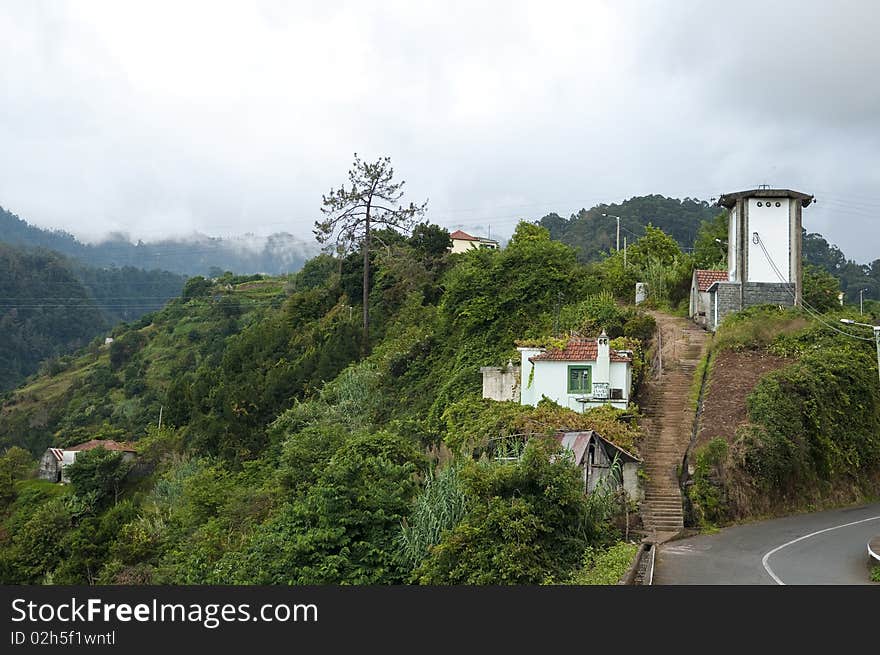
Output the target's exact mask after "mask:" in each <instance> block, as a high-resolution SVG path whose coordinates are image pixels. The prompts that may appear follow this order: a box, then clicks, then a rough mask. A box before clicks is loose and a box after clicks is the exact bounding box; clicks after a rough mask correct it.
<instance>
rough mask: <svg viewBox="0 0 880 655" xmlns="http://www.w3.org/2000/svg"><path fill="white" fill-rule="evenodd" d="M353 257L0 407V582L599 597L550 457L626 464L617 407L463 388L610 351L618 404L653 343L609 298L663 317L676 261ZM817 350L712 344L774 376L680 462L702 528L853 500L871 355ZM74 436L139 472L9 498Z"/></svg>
mask: <svg viewBox="0 0 880 655" xmlns="http://www.w3.org/2000/svg"><path fill="white" fill-rule="evenodd" d="M676 202H677V201H676ZM697 205H699V203H696V204H695V207H697ZM695 211H700V212H703V211H706V212H707V213H708V214H709V216H708V218H712V217H714V216H715V213H714V212H710V211H709V208H707V207H703V208H699V207H697V208H696V209H695ZM716 222H717V221H716ZM610 223H611V225H612V226H613V221H610ZM715 228H717V226H715V227H714V228H713V227H712V226H709V227H707V228H706V231H707V234H709V235H711V234H713V233H714V232H712V229H715ZM701 234H702V232H701ZM704 236H705V235H704ZM706 238H708V237H706ZM706 238H704V240H705V239H706ZM371 241H372V244H373V246H372V247H371V248H365V247H363V245H362V243H355V244H353V245H354V248H353V249H352V250H351V251H350V252H346V253H338V254H337V256H331V255H329V254H323V255H320V256H318V257H316V258H315V259H313V260H311V261H310V262H308V263H307V264H306V265H305V266H304V267H303V269H302V270H301V271H300V272H299V273H297V274H295V275H292V276H286V277H283V278H270V277H263V276H237V275H234V274H233V273H231V272H229V271H225V272H224V271H222V270H219V271H212V274H211V277H210V278H207V277H198V276H197V277H194V278H191V279H189V280H188V281H187V283H186V285H185V286H184V287H183V289H182V293H181V295H180V296H179V297H178V298H175V299H174V300H172V301H171V302H169V303H168V304H167V305H165V306H164V307H163V308H162V309H160V310H158V311H155V312H153V313H151V314H147V315H145V316H143V317H140V318H138V319H133V320H132V321H131V322H129V323H123V324H119V325H117V326H116V327H115V328H114V329H113V331H112V336H113V337H114V342H113V343H112V344H111V345H109V346H107V345H104V343H103V339H100V338H99V339H94V340H92V341H91V342H90V343H89V344H88V346H86V347H84V348H82V349H80V350H79V351H77V352H76V353H75V354H73V355H68V356H65V357H61V358H58V359H57V360H55V361H53V362H52V363H51V365H46V366H45V368H44V371H43V372H42V373H41V374H40V375H38V376H35V377H33V378H32V379H30V380H29V381H28V382H27V383H26V384H25V385H24V386H22V387H20V388H18V389H16V390H15V391H10V392H7V393H6V394H5V395H4V396H3V399H2V400H3V405H2V407H0V446H2V447H3V448H4V449H6V450H5V454H4V455H3V457H2V458H0V502H2V505H0V581H2V582H7V583H27V584H37V583H46V582H54V583H64V584H202V583H225V584H328V583H333V584H406V583H427V584H461V583H467V584H484V583H485V584H508V583H517V584H523V583H526V584H535V583H544V582H554V581H572V582H573V583H576V584H586V583H588V582H591V581H598V582H603V581H604V582H608V581H611V580H612V579H614V580H615V581H616V578H617V577H619V574H618V572H619V570H620V567H621V566H622V565H623V562H624V560H629V559H631V556H627V551H628V550H629V548H630V547H629V546H626V545H623V544H620V543H619V542H620V540H621V538H626V536H627V535H626V534H625V533H624V530H623V529H621V526H620V525H619V524H620V523H623V524H624V525H625V523H624V518H623V517H621V516H620V512H621V511H622V509H623V507H622V503H621V499H620V497H619V495H618V494H616V493H614V491H613V490H612V489H610V488H609V489H606V488H600V489H598V490H596V491H594V492H593V493H591V494H590V495H589V496H584V494H583V478H582V472H581V471H580V470H579V469H577V468H575V467H574V466H573V464H572V462H571V461H570V459H569V457H568V456H567V455H566V454H565V453H563V452H561V450H560V449H559V447H558V445H557V444H556V441H555V440H553V439H548V438H547V435H551V434H553V433H554V432H555V431H556V430H558V429H566V428H567V429H575V430H583V429H595V430H597V431H598V432H600V433H601V434H602V435H603V436H605V437H606V438H609V439H611V440H613V441H614V442H615V443H617V444H618V445H619V446H621V447H622V448H625V449H627V450H630V451H633V452H637V450H638V444H639V440H640V437H641V432H640V429H639V426H638V422H637V421H638V418H639V417H638V411H637V408H635V407H632V408H630V410H628V411H621V410H616V409H612V408H610V407H604V408H600V409H596V410H592V411H590V412H587V413H585V414H577V413H574V412H571V411H569V410H567V409H563V408H561V407H558V406H556V405H554V404H553V403H550V402H549V401H544V402H542V403H540V404H539V406H538V407H536V408H532V407H523V406H520V405H518V404H516V403H496V402H493V401H488V400H484V399H482V398H481V393H480V388H481V380H480V374H479V369H480V367H481V366H497V365H500V364H503V363H504V362H506V361H507V360H508V359H515V358H517V357H518V353H517V351H516V343H517V341H518V340H525V341H527V342H528V341H530V342H534V343H539V342H540V343H543V344H545V345H548V346H550V347H552V346H554V345H555V346H560V345H562V344H564V343H565V339H566V338H567V337H568V335H569V334H571V333H578V334H580V335H582V336H589V337H595V336H596V335H597V334H598V332H599V331H600V330H602V329H605V330H606V331H607V332H608V335H609V336H610V337H611V338H612V344H613V347H615V348H623V349H628V350H632V351H633V353H634V363H635V367H634V372H635V376H634V377H635V382H636V384H638V383H639V382H640V380H641V379H642V378H643V376H644V371H645V368H646V365H647V357H648V355H647V353H646V347H645V342H646V341H647V340H648V339H649V338H650V337H651V335H652V333H653V332H654V329H655V324H654V321H653V319H651V318H650V317H649V316H647V315H645V314H644V313H642V312H641V311H639V310H637V309H635V308H633V307H631V306H629V304H628V303H626V302H622V300H625V299H628V298H629V297H630V296H631V295H632V286H633V284H634V282H635V281H636V279H642V280H648V282H649V284H650V285H651V288H652V296H651V303H652V304H653V305H654V306H657V307H666V308H670V309H674V308H680V307H681V306H682V302H683V301H684V300H685V298H686V294H687V289H688V286H689V283H690V275H691V273H690V271H691V267H692V265H693V257H692V256H691V255H688V254H685V253H684V252H683V251H682V249H681V247H680V246H679V245H678V243H676V241H675V240H673V239H672V238H670V237H669V236H668V235H666V234H664V233H663V232H662V231H661V230H660V229H659V228H655V227H652V226H649V225H647V221H646V227H645V228H644V236H643V237H642V238H641V239H639V240H637V241H635V242H633V243H631V244H629V246H630V247H629V248H628V252H627V261H626V265H624V262H623V253H614V254H609V255H608V256H606V257H604V258H603V259H601V261H593V262H591V263H589V264H584V263H582V260H579V258H578V253H577V252H576V251H575V249H573V248H572V247H570V246H569V245H566V244H564V243H561V242H559V241H555V240H553V239H551V231H549V230H548V228H547V227H546V226H541V225H535V224H529V223H521V224H520V225H519V226H518V227H517V229H516V232H515V233H514V235H513V237H512V239H511V240H510V243H509V244H508V246H507V247H506V248H505V249H503V250H501V251H492V250H475V251H472V252H467V253H462V254H455V255H453V254H450V253H448V252H447V244H448V243H449V235H448V233H447V232H446V231H445V230H443V229H442V228H439V227H437V226H431V225H426V224H423V225H419V226H416V227H415V229H414V230H413V231H412V234H410V235H408V236H407V235H404V234H401V233H399V232H397V231H395V230H391V229H379V230H373V231H372V232H371ZM366 273H368V274H366ZM818 282H819V283H817V284H816V288H817V289H820V290H821V289H822V288H823V285H824V283H823V282H822V281H821V280H819V281H818ZM826 282H827V280H826ZM826 295H827V294H826ZM820 297H821V295H820ZM365 304H366V307H365V306H364V305H365ZM365 309H366V312H365V311H364V310H365ZM365 313H366V314H368V316H369V331H370V337H369V344H370V349H369V353H368V354H366V355H365V354H364V353H363V352H362V350H361V347H360V344H361V343H362V341H363V338H364V336H365V335H364V329H363V328H364V323H363V320H362V316H363V315H364V314H365ZM829 320H834V319H829ZM838 337H839V335H835V334H834V333H827V334H826V333H824V332H822V331H821V328H817V327H816V325H815V324H813V323H808V322H806V320H805V319H804V318H803V317H800V316H798V315H796V314H795V313H793V312H785V311H779V310H777V309H772V308H763V309H755V310H750V311H749V312H745V313H743V314H742V315H740V316H739V317H735V318H732V319H731V320H730V321H728V323H726V324H725V326H724V328H723V330H722V332H721V333H719V343H721V344H722V346H723V347H730V348H755V347H760V348H766V349H769V350H770V351H771V352H774V353H777V354H781V355H785V356H790V357H792V358H793V360H795V361H794V362H793V364H792V366H791V367H788V368H785V369H783V370H782V371H778V372H777V373H776V374H773V375H771V376H768V378H767V379H765V380H764V381H762V382H761V383H760V384H759V385H758V387H757V388H756V389H755V392H754V393H753V396H752V398H751V399H750V402H749V412H750V424H749V425H748V426H746V428H744V429H743V430H742V431H741V432H740V439H739V440H738V441H737V442H736V443H733V444H730V445H729V446H728V447H727V448H722V447H721V445H720V444H714V445H711V447H709V448H707V449H706V450H705V452H703V453H702V454H701V455H700V456H699V457H698V460H699V461H698V462H697V468H698V471H699V475H698V477H699V481H698V484H697V485H696V487H697V488H696V493H695V499H696V504H697V505H698V506H699V508H700V511H701V512H702V513H703V514H702V516H703V517H704V520H706V521H719V522H720V521H722V520H724V519H725V518H727V517H731V516H737V515H739V514H741V513H743V512H745V511H747V510H748V508H749V507H750V506H749V503H754V502H755V499H756V498H762V497H772V498H779V499H783V500H789V499H791V500H792V501H794V499H798V498H800V497H801V495H809V493H810V492H811V490H813V489H814V488H815V487H816V485H819V484H821V483H823V481H826V480H829V479H831V480H839V479H846V480H847V482H848V483H851V484H855V485H858V484H861V483H862V482H863V481H864V480H865V479H866V478H865V475H867V472H869V471H871V470H873V469H872V467H875V466H876V463H877V461H878V456H880V454H878V447H880V446H878V444H877V440H876V439H877V437H876V435H877V434H880V429H878V428H880V424H878V423H880V419H878V407H880V394H878V390H877V387H876V379H875V377H872V376H874V375H875V373H874V371H873V368H872V366H870V365H869V360H870V357H871V355H872V351H871V350H870V348H869V346H868V345H867V342H855V341H854V342H853V343H841V342H839V341H838V340H837V339H838ZM817 345H818V348H817ZM869 378H870V381H869ZM160 416H161V417H162V422H161V427H160V426H159V417H160ZM853 417H855V418H853ZM93 438H107V439H116V440H124V441H132V442H134V443H135V445H136V448H137V449H138V459H137V463H136V465H134V466H133V467H130V466H129V465H128V464H127V463H125V462H123V461H122V460H121V458H120V457H119V456H118V455H117V454H115V453H106V452H102V451H100V450H99V451H92V452H91V453H84V454H83V455H82V456H81V458H78V460H77V464H75V465H74V467H73V468H72V469H71V481H72V483H71V484H70V485H55V484H51V483H46V482H42V481H37V480H33V479H31V478H29V477H28V475H27V472H28V471H33V457H35V456H38V455H40V454H41V453H42V452H43V450H44V449H45V448H46V447H47V446H49V445H70V444H75V443H79V442H82V441H85V440H87V439H93ZM725 445H726V444H725ZM13 446H17V447H18V448H13ZM22 449H25V450H26V451H27V452H24V451H23V450H22ZM627 510H628V508H627ZM626 564H627V565H628V564H629V561H627V562H626ZM624 568H625V567H624Z"/></svg>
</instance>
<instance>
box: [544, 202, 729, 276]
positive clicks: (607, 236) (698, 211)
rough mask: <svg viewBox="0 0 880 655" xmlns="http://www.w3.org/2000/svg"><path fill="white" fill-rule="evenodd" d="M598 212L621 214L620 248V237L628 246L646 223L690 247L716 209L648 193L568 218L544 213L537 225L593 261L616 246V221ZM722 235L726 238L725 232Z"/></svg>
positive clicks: (580, 258)
mask: <svg viewBox="0 0 880 655" xmlns="http://www.w3.org/2000/svg"><path fill="white" fill-rule="evenodd" d="M602 214H610V215H611V216H620V217H621V219H622V220H621V221H620V225H621V233H620V238H621V242H620V247H621V248H623V237H628V238H629V244H630V245H632V243H633V241H634V240H635V239H638V238H640V237H642V236H644V234H645V227H646V226H647V225H649V224H651V225H654V226H655V227H657V228H659V229H661V230H663V231H664V232H665V233H666V234H668V235H670V236H671V237H672V238H673V239H674V240H675V241H677V242H678V243H679V244H681V246H684V247H690V246H691V245H692V244H693V243H694V240H695V239H696V238H697V231H698V229H699V226H700V225H701V224H702V222H703V221H710V220H712V219H713V218H714V217H715V216H716V215H717V214H718V208H717V207H713V206H711V205H710V204H709V203H708V202H706V201H704V200H697V199H691V198H685V199H684V200H678V199H675V198H666V197H664V196H661V195H650V196H640V197H634V198H630V199H629V200H625V201H623V202H621V203H612V204H610V205H604V204H603V205H597V206H595V207H593V208H591V209H581V210H580V211H579V212H577V213H576V214H572V215H571V216H570V217H569V218H568V219H565V218H562V217H560V216H559V215H558V214H548V215H547V216H544V217H543V218H542V219H541V221H540V224H541V225H542V226H543V227H546V228H547V229H548V230H550V235H551V236H552V237H553V238H554V239H557V240H559V241H562V242H563V243H566V244H568V245H570V246H572V247H573V248H574V249H575V252H577V256H578V259H579V260H580V261H582V262H584V263H587V262H594V261H597V260H598V259H600V258H601V257H602V256H603V254H604V253H607V252H609V251H610V250H613V249H614V248H615V246H616V230H617V221H616V219H614V218H612V217H611V216H603V215H602ZM724 238H725V240H726V232H725V237H724Z"/></svg>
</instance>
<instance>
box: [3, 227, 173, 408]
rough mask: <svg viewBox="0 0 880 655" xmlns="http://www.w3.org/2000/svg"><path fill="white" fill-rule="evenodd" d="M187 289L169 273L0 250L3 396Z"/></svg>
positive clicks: (44, 253) (6, 248)
mask: <svg viewBox="0 0 880 655" xmlns="http://www.w3.org/2000/svg"><path fill="white" fill-rule="evenodd" d="M183 283H184V278H183V277H182V276H180V275H177V274H174V273H169V272H167V271H143V270H140V269H135V268H124V269H95V268H89V267H87V266H84V265H82V264H79V263H77V262H74V261H71V260H69V259H67V258H65V257H63V256H62V255H60V254H58V253H55V252H52V251H48V250H31V249H24V248H16V247H12V246H9V245H7V244H4V243H2V242H0V391H2V390H5V389H9V388H11V387H14V386H16V385H17V384H19V383H20V382H21V381H22V380H23V379H24V378H25V377H26V376H28V375H31V374H32V373H35V372H36V371H37V367H38V366H39V364H40V362H42V361H43V360H49V359H53V358H57V357H59V356H61V355H64V354H67V353H70V352H72V351H73V350H75V349H77V348H80V347H82V346H84V345H86V344H87V343H88V342H89V341H91V340H92V339H94V338H96V337H100V338H101V339H103V335H104V333H105V332H106V331H107V330H108V329H109V328H110V327H111V326H113V325H115V324H116V323H118V322H119V321H123V320H133V319H136V318H139V317H140V316H142V315H143V314H146V313H147V312H150V311H155V310H157V309H159V308H160V307H162V305H164V304H165V302H167V301H168V300H169V299H170V298H173V297H176V296H177V295H179V294H180V290H181V288H182V287H183ZM46 365H47V366H48V367H49V368H52V367H55V366H57V365H58V364H57V362H47V364H46Z"/></svg>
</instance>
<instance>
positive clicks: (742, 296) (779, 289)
mask: <svg viewBox="0 0 880 655" xmlns="http://www.w3.org/2000/svg"><path fill="white" fill-rule="evenodd" d="M796 304H797V303H796V302H795V285H794V284H790V283H783V282H746V283H744V284H743V283H740V282H716V283H714V284H713V285H712V286H711V287H709V312H708V315H707V317H706V318H707V321H706V327H707V328H708V329H709V330H711V331H713V332H714V331H715V330H717V329H718V326H719V325H720V324H721V321H723V320H724V319H725V317H727V316H729V315H730V314H733V313H734V312H738V311H740V310H741V309H745V308H746V307H754V306H755V305H781V306H789V307H790V306H793V305H796Z"/></svg>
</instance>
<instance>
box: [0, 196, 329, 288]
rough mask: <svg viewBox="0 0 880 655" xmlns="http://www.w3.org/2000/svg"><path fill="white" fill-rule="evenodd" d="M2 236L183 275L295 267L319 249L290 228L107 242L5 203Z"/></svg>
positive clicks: (90, 260) (101, 264)
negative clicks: (260, 233) (34, 220)
mask: <svg viewBox="0 0 880 655" xmlns="http://www.w3.org/2000/svg"><path fill="white" fill-rule="evenodd" d="M0 235H2V240H3V241H4V242H6V243H10V244H13V245H20V246H28V247H37V248H48V249H50V250H55V251H57V252H60V253H62V254H64V255H67V256H68V257H73V258H75V259H77V260H79V261H81V262H82V263H83V264H85V265H86V266H89V267H92V268H117V269H122V268H128V267H134V268H141V269H146V270H154V269H159V270H165V271H173V272H175V273H179V274H183V275H210V276H212V277H216V276H217V275H219V274H221V273H222V272H223V271H235V272H236V273H269V274H273V275H279V274H285V273H290V272H294V271H297V270H299V269H300V267H302V265H303V262H304V261H305V260H306V259H307V258H308V257H310V256H312V255H313V254H315V253H316V252H317V247H316V246H315V245H314V243H313V242H312V235H311V234H309V235H307V236H306V237H305V238H298V237H296V236H294V235H291V234H288V233H286V232H279V233H276V234H272V235H270V236H268V237H265V238H263V237H256V236H254V235H244V236H241V237H238V238H232V239H221V238H216V237H210V236H205V235H194V236H193V237H192V238H188V239H162V240H160V241H154V242H149V243H144V242H142V241H138V242H137V243H132V242H131V241H130V240H129V239H128V238H127V237H126V236H125V235H119V234H115V235H108V237H107V239H106V240H105V241H102V242H101V243H96V244H86V243H82V242H80V241H79V240H77V238H76V237H74V236H73V235H72V234H69V233H67V232H64V231H60V230H42V229H40V228H37V227H34V226H32V225H28V223H27V222H25V221H24V220H22V219H21V218H19V217H18V216H16V215H15V214H13V213H11V212H9V211H7V210H5V209H3V208H2V207H0Z"/></svg>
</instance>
